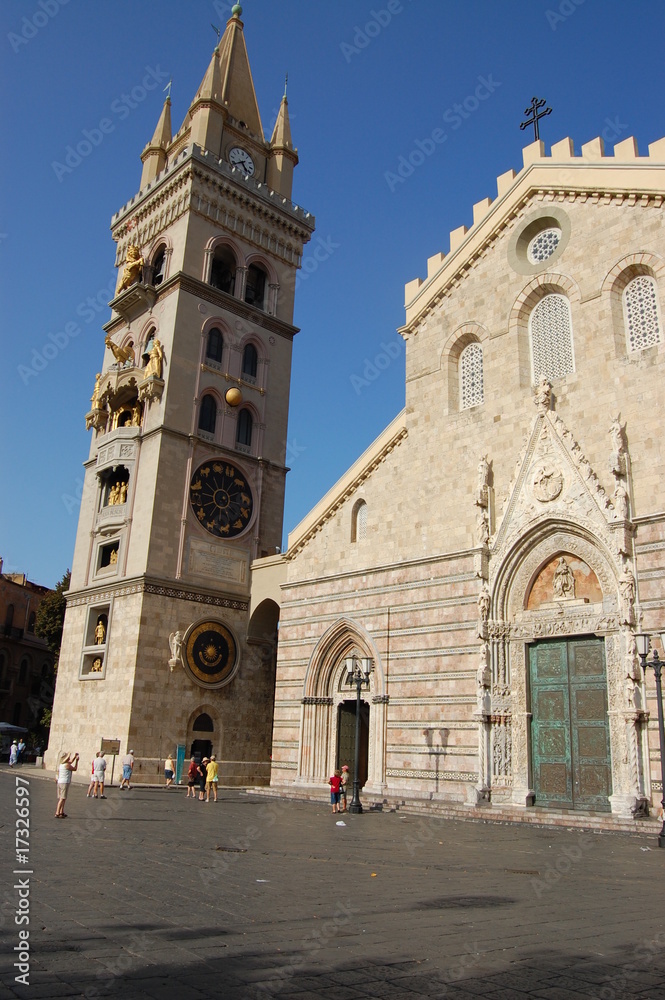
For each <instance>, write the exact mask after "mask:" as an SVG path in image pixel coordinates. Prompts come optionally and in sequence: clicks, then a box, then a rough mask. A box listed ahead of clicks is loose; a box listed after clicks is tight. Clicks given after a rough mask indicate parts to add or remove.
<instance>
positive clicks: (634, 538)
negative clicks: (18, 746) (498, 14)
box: [47, 5, 665, 818]
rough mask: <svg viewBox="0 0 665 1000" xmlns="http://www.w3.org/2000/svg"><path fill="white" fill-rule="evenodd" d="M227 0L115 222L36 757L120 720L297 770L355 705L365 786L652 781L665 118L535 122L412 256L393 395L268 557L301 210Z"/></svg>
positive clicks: (318, 782) (660, 605)
mask: <svg viewBox="0 0 665 1000" xmlns="http://www.w3.org/2000/svg"><path fill="white" fill-rule="evenodd" d="M241 13H242V11H241V9H240V7H239V6H238V5H236V6H235V7H234V8H233V12H232V16H231V18H230V20H229V22H228V24H227V26H226V31H225V33H224V35H223V37H222V39H221V41H220V43H219V45H218V47H217V48H216V49H215V52H214V53H213V57H212V60H211V62H210V65H209V67H208V70H207V72H206V74H205V76H204V79H203V81H202V83H201V86H200V87H199V90H198V91H197V93H196V95H195V97H194V99H193V101H192V104H191V106H190V108H189V111H188V112H187V115H186V117H185V120H184V122H183V124H182V126H181V128H180V129H179V131H177V132H176V133H175V135H173V134H172V129H171V116H170V100H169V99H167V100H166V102H165V105H164V108H163V111H162V114H161V117H160V119H159V122H158V124H157V127H156V130H155V133H154V136H153V138H152V140H151V142H150V143H149V144H148V145H147V146H146V148H145V149H144V151H143V154H142V157H141V158H142V161H143V173H142V177H141V185H140V190H139V192H138V194H136V195H135V196H134V198H132V200H131V201H130V202H128V204H126V205H125V206H124V207H123V208H121V209H120V211H119V212H118V213H117V214H116V215H115V216H114V217H113V219H112V226H111V228H112V235H113V238H114V240H115V242H116V244H117V252H116V264H117V266H118V272H119V279H118V287H117V292H116V295H115V297H114V299H113V300H112V302H111V304H110V305H111V309H112V314H111V319H110V320H109V322H108V323H107V324H106V326H105V332H106V341H105V343H106V352H105V355H104V360H103V363H102V365H101V371H100V372H99V374H98V375H97V376H96V379H94V380H92V379H91V388H92V399H91V404H90V408H89V411H88V413H87V414H86V422H87V425H88V427H89V429H90V430H91V433H92V442H91V449H90V455H89V458H88V460H87V462H86V463H85V468H86V474H85V486H84V492H83V500H82V504H81V514H80V522H79V529H78V535H77V541H76V549H75V554H74V562H73V569H72V584H71V590H70V593H69V598H68V608H67V616H66V621H65V630H64V637H63V647H62V652H61V656H60V665H59V673H58V684H57V690H56V699H55V704H54V711H53V725H52V730H51V741H50V746H49V751H48V756H47V765H51V766H52V765H53V763H54V761H55V757H56V755H57V753H58V752H59V751H60V750H61V749H64V748H66V749H69V748H72V749H78V750H79V752H80V753H81V754H82V756H83V757H84V759H85V758H86V757H90V756H92V755H93V754H94V751H95V750H96V749H99V746H100V740H101V739H117V740H118V741H119V743H120V747H121V750H120V752H121V753H125V752H127V751H128V750H129V749H132V750H134V753H135V757H136V761H137V767H136V777H137V778H138V780H152V781H154V780H155V778H156V777H157V776H158V775H160V774H161V768H162V766H163V760H164V757H165V756H166V754H167V753H173V752H174V751H175V750H176V748H177V754H178V765H179V767H180V766H181V765H182V762H183V760H184V759H185V757H189V755H190V754H195V755H199V756H203V755H206V754H208V755H209V754H210V753H211V752H214V753H215V754H216V756H217V758H218V760H219V761H220V780H221V781H222V783H225V784H238V785H250V784H254V785H260V784H264V785H265V784H268V783H270V785H271V787H272V789H273V790H274V791H276V792H280V793H282V794H287V795H288V794H294V795H295V794H297V795H312V796H317V797H319V796H321V795H324V794H325V792H326V790H327V785H326V781H327V777H328V776H329V774H330V773H331V772H332V770H333V769H334V768H336V767H338V766H341V764H343V763H349V764H351V765H352V763H353V755H354V749H355V733H356V726H358V727H359V732H360V741H359V765H360V781H361V784H362V785H363V797H364V798H366V799H368V800H370V801H371V800H375V801H382V800H388V801H391V800H399V801H406V800H408V801H410V802H414V803H421V804H428V803H431V804H432V805H433V806H436V805H439V806H446V805H449V806H466V807H467V808H470V807H475V806H478V805H482V806H483V807H489V808H491V809H497V810H499V811H501V810H503V811H504V812H505V814H506V815H509V814H510V815H511V816H513V815H514V814H515V811H516V810H517V811H519V810H522V814H525V812H524V811H525V810H527V809H529V808H533V807H535V808H539V809H545V810H551V811H552V813H554V812H556V811H560V810H566V811H570V810H579V811H580V812H581V813H585V812H586V813H589V812H594V813H596V812H607V813H612V814H614V815H615V816H616V817H623V818H630V817H631V816H632V815H633V814H634V813H635V812H636V810H638V809H639V808H640V807H644V805H645V804H646V803H647V802H653V801H654V800H655V799H657V798H658V797H659V795H658V794H657V793H658V792H659V791H660V789H661V776H660V768H659V764H658V753H657V748H658V737H657V731H656V728H655V725H654V721H653V720H654V719H655V717H656V712H655V702H654V700H653V695H654V692H653V675H652V674H651V673H650V674H649V678H648V679H647V683H646V684H645V682H644V678H643V677H642V675H641V670H640V668H639V663H638V659H637V655H636V643H635V638H634V637H635V633H636V632H637V631H640V630H645V631H652V632H653V631H656V630H657V629H658V627H659V626H660V625H665V614H664V612H665V608H664V604H665V602H664V601H663V597H662V580H663V575H664V574H663V557H662V553H663V552H664V551H665V513H664V512H663V502H662V499H661V497H660V491H659V485H660V470H661V468H662V461H663V453H662V452H663V447H662V443H661V434H660V433H659V431H660V427H661V423H662V421H661V420H660V417H659V403H660V399H659V394H658V390H659V388H660V386H661V382H660V378H661V376H662V371H663V365H664V361H663V358H664V351H665V342H664V336H663V318H662V316H663V313H662V309H663V289H664V288H665V234H664V232H663V226H662V206H663V198H664V197H665V140H659V141H658V142H655V143H653V144H652V145H651V146H649V150H648V154H647V155H644V154H643V155H640V153H639V152H638V150H637V147H636V144H635V142H634V140H633V139H626V140H625V141H623V142H621V143H619V144H618V145H617V146H615V147H614V149H613V150H612V151H606V150H605V149H604V147H603V143H602V141H601V140H600V139H595V140H593V141H591V142H588V143H587V144H586V145H583V146H582V147H581V150H580V152H579V154H576V153H575V152H574V149H573V144H572V142H571V140H569V139H564V140H562V141H560V142H558V143H556V144H555V145H554V146H552V148H551V149H550V151H549V153H548V152H547V151H546V149H545V146H544V144H543V143H542V142H541V141H536V142H534V143H533V144H532V145H530V146H528V147H527V148H526V149H525V150H524V152H523V159H524V164H523V168H522V169H521V170H520V171H519V172H517V173H515V171H513V170H509V171H508V172H507V173H504V174H502V175H501V176H500V177H499V178H498V182H497V186H498V190H497V196H496V197H495V198H494V199H493V200H492V199H490V198H484V199H483V200H481V201H479V202H478V203H477V204H475V205H474V206H473V225H472V226H471V228H470V229H468V230H467V228H466V227H464V226H462V227H460V228H459V229H456V230H454V231H453V232H452V233H451V235H450V249H449V251H448V253H446V254H444V253H439V254H437V255H436V256H434V257H432V258H430V259H429V260H428V262H427V276H426V278H424V279H420V278H417V279H415V280H414V281H411V282H410V283H409V284H407V285H406V297H405V298H406V302H405V305H406V322H405V325H404V326H403V327H402V328H401V330H400V333H401V334H402V336H403V337H404V340H405V342H406V394H405V397H406V398H405V403H406V405H405V408H404V410H403V411H402V412H401V413H400V414H399V415H398V416H397V417H396V418H395V419H394V421H393V422H392V423H391V424H390V425H389V426H388V427H387V428H386V429H385V431H384V432H383V433H382V434H381V435H380V436H379V438H378V439H377V440H376V441H375V442H374V444H373V445H371V446H370V448H368V449H367V451H366V452H365V453H364V454H363V455H361V457H360V458H359V459H358V460H357V461H356V463H355V464H354V465H353V466H352V467H351V468H350V469H349V470H348V472H347V473H346V474H345V475H344V476H343V477H342V478H341V480H340V481H339V482H338V483H337V484H336V485H335V486H334V487H333V489H331V490H330V491H329V492H328V493H327V494H326V496H325V497H323V499H322V500H321V501H320V503H319V504H318V505H317V506H316V507H315V508H314V509H313V510H312V511H311V512H310V514H309V515H308V516H307V517H306V518H305V519H304V520H303V521H302V522H301V524H300V525H298V526H297V527H296V528H295V530H294V531H293V532H292V533H291V535H290V536H289V540H288V549H287V551H286V552H285V553H284V554H280V553H279V548H278V547H279V545H280V542H281V531H282V516H283V500H284V487H285V478H286V472H287V469H286V464H285V463H286V454H285V450H286V428H287V418H288V400H289V392H290V368H291V350H292V343H293V338H294V336H295V334H296V333H297V332H298V331H297V329H296V328H295V327H294V326H293V298H294V290H295V275H296V272H297V269H298V267H299V266H300V263H301V258H302V253H303V247H304V246H305V244H306V243H307V241H308V240H309V239H310V237H311V235H312V232H313V229H314V219H313V217H312V216H311V215H310V214H309V213H308V212H306V211H304V210H303V209H302V208H301V207H299V206H298V205H297V204H294V203H293V201H292V200H291V196H292V183H293V170H294V167H295V166H296V165H297V163H298V156H297V151H296V149H295V147H294V145H293V142H292V138H291V130H290V125H289V114H288V104H287V101H286V97H284V99H283V100H282V103H281V107H280V112H279V115H278V118H277V121H276V124H275V127H274V130H273V132H272V135H271V137H270V139H268V138H267V136H266V135H265V134H264V132H263V127H262V124H261V118H260V114H259V109H258V105H257V101H256V95H255V92H254V86H253V83H252V76H251V71H250V67H249V61H248V57H247V51H246V47H245V41H244V34H243V23H242V21H241ZM100 346H101V345H100ZM93 381H94V388H93V386H92V382H93ZM296 389H297V387H296ZM278 630H279V643H277V633H278ZM358 661H361V662H364V663H365V665H367V666H368V667H371V670H370V672H369V674H368V680H367V683H366V684H365V685H364V689H363V691H362V693H361V697H360V701H359V712H358V716H357V715H356V712H357V705H358V702H357V700H356V690H355V688H352V687H351V686H350V685H349V683H348V678H347V672H348V665H349V663H353V662H358Z"/></svg>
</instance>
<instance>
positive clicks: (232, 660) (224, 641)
mask: <svg viewBox="0 0 665 1000" xmlns="http://www.w3.org/2000/svg"><path fill="white" fill-rule="evenodd" d="M237 658H238V649H237V646H236V641H235V639H234V638H233V635H232V634H231V632H230V631H229V629H227V628H226V626H225V625H222V624H221V622H216V621H205V622H200V623H199V624H198V625H195V626H194V628H192V630H191V631H190V632H189V634H188V635H187V637H186V639H185V663H186V664H187V668H188V669H189V671H190V673H191V674H192V676H193V677H194V680H196V681H197V682H198V683H199V684H202V685H211V686H214V687H218V686H219V685H220V684H223V683H224V681H226V680H229V679H230V678H231V676H232V674H233V670H234V668H235V665H236V660H237Z"/></svg>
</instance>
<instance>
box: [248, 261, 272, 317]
mask: <svg viewBox="0 0 665 1000" xmlns="http://www.w3.org/2000/svg"><path fill="white" fill-rule="evenodd" d="M266 278H267V274H266V272H265V271H264V270H263V268H262V267H258V266H257V265H256V264H250V265H249V267H248V268H247V283H246V285H245V302H247V303H249V305H250V306H256V308H257V309H263V308H264V303H265V297H266Z"/></svg>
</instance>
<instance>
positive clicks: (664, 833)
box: [635, 631, 665, 847]
mask: <svg viewBox="0 0 665 1000" xmlns="http://www.w3.org/2000/svg"><path fill="white" fill-rule="evenodd" d="M635 641H636V642H637V652H638V655H639V657H640V662H641V664H642V670H643V671H644V676H645V678H646V673H647V667H651V669H652V670H653V672H654V674H655V676H656V700H657V703H658V738H659V740H660V784H661V798H662V806H663V826H662V829H661V831H660V833H659V834H658V846H659V847H665V727H664V726H663V689H662V684H661V672H662V669H663V664H664V663H665V660H661V658H660V657H659V655H658V650H657V649H654V651H653V656H652V658H651V659H650V660H647V655H648V653H649V646H650V641H651V636H649V635H648V634H647V633H646V632H638V634H637V635H636V636H635ZM660 641H661V642H662V644H663V649H665V631H663V632H661V633H660Z"/></svg>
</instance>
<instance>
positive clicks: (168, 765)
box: [164, 754, 175, 788]
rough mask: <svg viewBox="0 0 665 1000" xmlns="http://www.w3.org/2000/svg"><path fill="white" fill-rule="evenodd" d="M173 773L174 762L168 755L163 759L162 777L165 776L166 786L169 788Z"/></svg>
mask: <svg viewBox="0 0 665 1000" xmlns="http://www.w3.org/2000/svg"><path fill="white" fill-rule="evenodd" d="M174 774H175V764H174V763H173V757H171V755H170V754H169V756H168V757H167V758H166V760H165V761H164V777H165V778H166V787H167V788H170V787H171V785H172V784H173V775H174Z"/></svg>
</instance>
